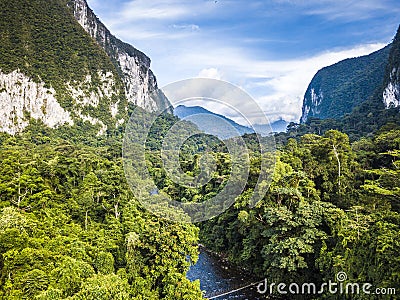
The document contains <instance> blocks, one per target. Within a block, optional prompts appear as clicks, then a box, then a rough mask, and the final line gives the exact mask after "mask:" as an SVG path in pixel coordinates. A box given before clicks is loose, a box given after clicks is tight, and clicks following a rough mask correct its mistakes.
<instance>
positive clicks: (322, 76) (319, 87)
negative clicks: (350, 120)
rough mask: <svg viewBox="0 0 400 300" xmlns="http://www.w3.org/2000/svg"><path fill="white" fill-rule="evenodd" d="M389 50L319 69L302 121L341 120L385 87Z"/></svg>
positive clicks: (304, 107)
mask: <svg viewBox="0 0 400 300" xmlns="http://www.w3.org/2000/svg"><path fill="white" fill-rule="evenodd" d="M389 51H390V45H388V46H386V47H385V48H383V49H381V50H379V51H376V52H374V53H372V54H370V55H366V56H361V57H357V58H352V59H346V60H343V61H341V62H338V63H336V64H334V65H332V66H329V67H325V68H323V69H321V70H319V71H318V72H317V74H316V75H315V76H314V78H313V79H312V81H311V83H310V84H309V86H308V88H307V91H306V93H305V95H304V100H303V108H302V117H301V120H300V121H301V122H302V123H304V122H306V121H307V118H309V117H318V118H321V119H326V118H340V117H342V116H343V115H344V114H346V113H350V112H351V111H352V110H353V108H354V107H356V106H358V105H360V104H361V103H363V102H364V101H366V100H367V99H369V98H370V97H371V96H372V95H373V94H374V92H376V90H377V89H379V88H380V87H381V86H382V82H383V78H384V74H385V66H386V64H387V60H388V57H389Z"/></svg>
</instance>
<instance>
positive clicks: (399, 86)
mask: <svg viewBox="0 0 400 300" xmlns="http://www.w3.org/2000/svg"><path fill="white" fill-rule="evenodd" d="M399 79H400V74H399V70H398V69H397V68H393V69H392V71H391V72H390V81H389V82H388V83H387V85H386V87H385V89H384V90H383V94H382V97H383V103H384V104H385V107H386V108H390V107H398V106H400V81H399Z"/></svg>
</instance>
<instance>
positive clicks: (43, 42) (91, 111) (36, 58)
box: [0, 0, 169, 134]
mask: <svg viewBox="0 0 400 300" xmlns="http://www.w3.org/2000/svg"><path fill="white" fill-rule="evenodd" d="M67 4H69V5H70V7H69V6H68V5H67ZM73 4H74V5H73ZM71 6H73V7H74V9H71ZM1 7H2V8H1V11H0V14H1V18H0V19H1V20H0V31H1V35H0V39H1V40H0V52H1V53H2V55H1V56H0V108H1V112H2V113H1V115H0V130H1V131H5V132H8V133H11V134H15V133H17V132H20V131H21V130H23V129H24V128H26V127H27V126H28V124H29V122H30V119H36V120H40V121H42V122H43V123H44V124H46V125H47V126H49V127H57V126H60V125H63V124H68V125H73V124H78V123H82V122H86V123H87V124H89V125H90V126H92V127H95V128H97V133H98V134H103V133H105V132H106V131H107V130H111V131H112V130H115V129H116V127H118V126H119V125H121V124H122V123H124V121H125V119H126V117H127V110H128V103H133V104H136V105H139V106H142V107H144V108H145V109H147V110H151V111H154V110H158V109H164V108H165V107H168V106H169V103H168V101H167V100H166V99H164V100H165V102H164V103H153V102H152V101H153V100H152V99H150V97H149V94H150V93H151V92H152V91H154V90H155V89H156V88H157V84H156V80H155V77H154V75H153V74H152V72H151V71H150V69H149V64H150V60H149V59H148V58H147V57H146V56H145V55H144V54H142V53H141V52H140V51H138V50H136V49H135V48H133V47H132V46H130V45H128V44H124V43H122V42H120V41H119V40H117V39H116V38H115V37H113V36H112V35H111V34H110V33H109V31H108V30H107V29H106V28H105V26H104V25H103V24H101V23H100V22H99V21H98V20H97V19H96V18H95V16H94V14H93V12H92V11H91V10H90V9H89V8H88V7H87V4H86V2H84V1H83V2H82V1H69V2H68V3H67V1H64V0H50V1H44V0H34V1H27V0H21V1H13V2H10V1H5V0H1ZM82 10H83V11H85V13H82ZM74 13H75V17H76V18H75V17H74ZM77 19H78V20H80V21H81V23H82V25H83V26H85V29H86V30H88V32H89V33H92V36H90V35H89V34H88V32H86V31H85V29H84V28H83V27H82V26H81V25H80V24H79V23H78V21H77ZM89 20H92V21H91V22H89ZM93 20H95V21H96V22H95V21H93ZM85 24H86V25H85ZM100 32H103V35H102V34H100ZM93 34H95V35H96V40H95V39H94V38H95V36H94V35H93ZM100 35H102V36H103V37H104V38H105V40H104V41H105V42H104V44H103V45H102V44H101V43H100V42H99V38H98V37H99V36H100ZM99 44H100V45H101V46H103V49H102V48H101V47H99ZM107 45H109V46H107ZM112 51H114V52H112ZM106 52H107V53H106ZM107 54H108V55H107ZM113 55H114V56H113ZM116 56H118V57H116Z"/></svg>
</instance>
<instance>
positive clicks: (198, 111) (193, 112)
mask: <svg viewBox="0 0 400 300" xmlns="http://www.w3.org/2000/svg"><path fill="white" fill-rule="evenodd" d="M174 115H176V116H177V117H179V118H181V119H185V120H187V121H191V122H192V123H194V124H196V125H197V127H198V128H199V129H200V130H202V131H204V132H205V133H208V134H212V135H215V136H218V137H219V138H220V139H227V138H231V137H235V136H240V135H243V134H246V133H247V134H250V133H254V130H253V129H252V128H250V127H247V126H243V125H240V124H238V123H236V122H235V121H233V120H231V119H229V118H227V117H225V116H223V115H220V114H216V113H213V112H211V111H209V110H207V109H205V108H203V107H201V106H185V105H179V106H177V107H176V108H175V109H174ZM286 126H287V122H285V121H284V120H279V121H276V122H274V123H272V124H271V126H269V125H267V124H266V125H258V124H257V125H254V129H255V131H256V132H257V133H260V134H261V135H268V134H269V133H270V132H271V127H272V131H276V132H279V131H286Z"/></svg>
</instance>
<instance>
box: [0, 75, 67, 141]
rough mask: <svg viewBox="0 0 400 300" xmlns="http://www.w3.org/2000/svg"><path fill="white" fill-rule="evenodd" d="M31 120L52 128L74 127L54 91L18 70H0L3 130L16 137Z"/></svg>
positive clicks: (0, 118) (0, 102)
mask: <svg viewBox="0 0 400 300" xmlns="http://www.w3.org/2000/svg"><path fill="white" fill-rule="evenodd" d="M29 117H32V118H34V119H37V120H41V121H43V123H44V124H46V125H48V126H49V127H56V126H57V125H62V124H65V123H68V124H71V125H72V124H73V121H72V118H71V115H70V113H69V112H68V111H65V110H64V109H63V108H62V107H61V106H60V104H59V103H58V102H57V99H56V92H55V90H54V89H53V88H46V87H45V84H44V82H42V83H36V82H34V81H33V80H31V79H30V78H29V77H27V76H25V75H24V74H22V73H20V72H19V71H17V70H16V71H14V72H12V73H9V74H4V73H3V72H1V71H0V128H1V129H2V131H5V132H7V133H10V134H15V133H17V132H19V131H21V130H23V129H24V128H25V127H26V126H28V124H29Z"/></svg>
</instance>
